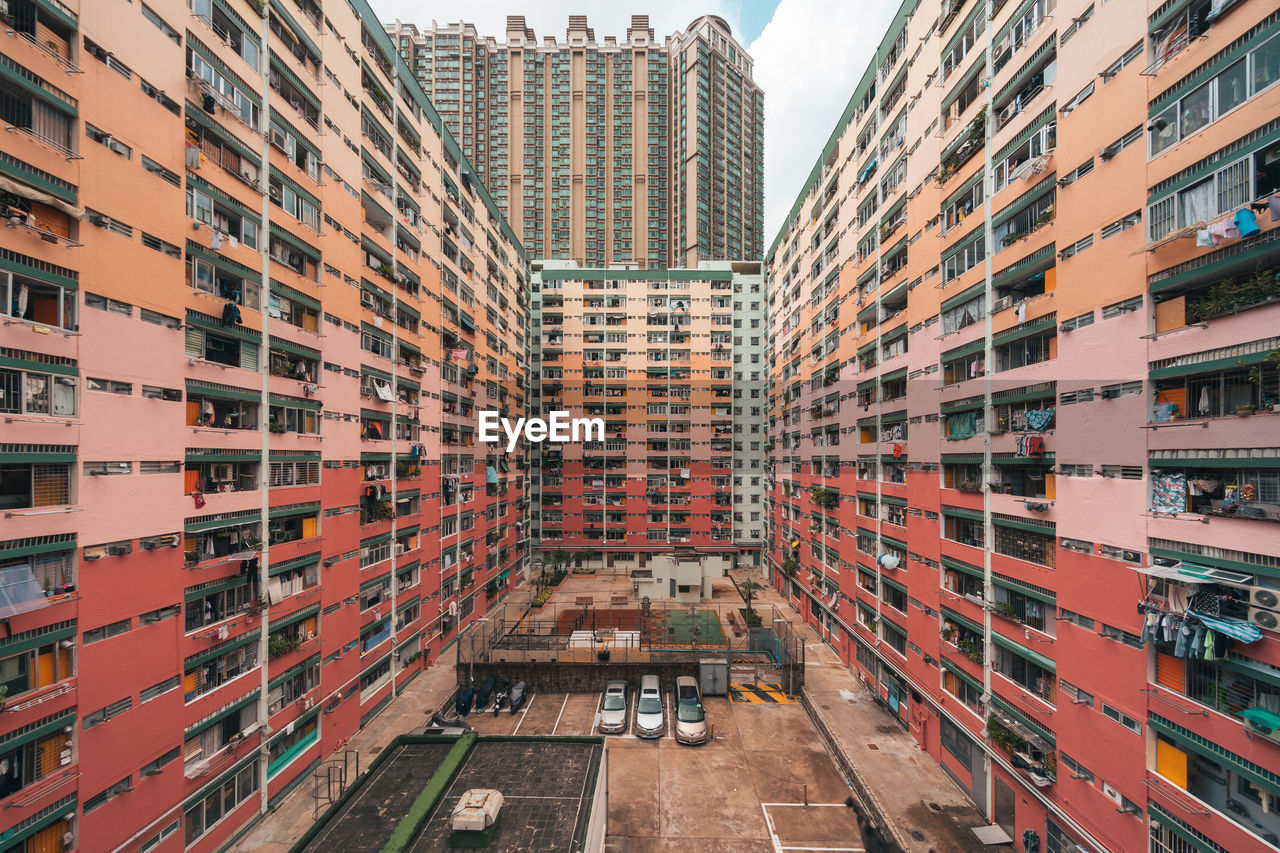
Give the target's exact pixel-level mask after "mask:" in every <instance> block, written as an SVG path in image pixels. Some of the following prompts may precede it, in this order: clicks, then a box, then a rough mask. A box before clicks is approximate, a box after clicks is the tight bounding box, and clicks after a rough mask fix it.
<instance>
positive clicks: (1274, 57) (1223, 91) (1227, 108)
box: [1147, 38, 1280, 157]
mask: <svg viewBox="0 0 1280 853" xmlns="http://www.w3.org/2000/svg"><path fill="white" fill-rule="evenodd" d="M1152 43H1153V44H1155V39H1153V40H1152ZM1251 70H1252V73H1250V71H1251ZM1278 71H1280V38H1272V39H1271V40H1270V41H1268V42H1265V43H1264V44H1262V45H1259V46H1258V47H1256V48H1254V49H1253V50H1252V51H1251V52H1250V53H1249V55H1248V56H1247V57H1242V58H1241V59H1240V60H1238V61H1237V62H1235V63H1233V64H1231V65H1230V66H1228V67H1227V68H1226V69H1224V70H1222V71H1220V72H1218V74H1217V75H1215V76H1214V77H1213V79H1211V80H1208V81H1207V82H1205V83H1203V84H1201V85H1200V86H1197V87H1196V88H1195V89H1192V90H1191V91H1190V92H1187V93H1185V94H1183V95H1182V96H1181V97H1179V98H1177V99H1176V100H1174V101H1173V102H1172V103H1171V104H1170V105H1169V106H1168V107H1167V108H1166V109H1164V110H1162V111H1161V112H1160V113H1159V114H1158V115H1157V116H1156V117H1155V118H1153V119H1152V120H1151V121H1150V122H1149V123H1148V124H1147V131H1148V136H1147V139H1148V146H1149V149H1150V154H1151V156H1152V157H1154V156H1156V155H1157V154H1159V153H1161V152H1162V151H1165V150H1166V149H1168V148H1169V147H1171V146H1172V145H1174V144H1176V143H1178V142H1181V141H1182V140H1184V139H1186V138H1187V137H1188V136H1191V135H1192V134H1194V133H1196V132H1197V131H1199V130H1201V129H1203V128H1205V127H1207V126H1208V125H1210V124H1212V123H1213V122H1215V121H1217V120H1218V119H1220V118H1222V117H1223V116H1224V115H1226V114H1227V113H1229V112H1231V111H1232V110H1234V109H1235V108H1236V107H1238V106H1240V105H1241V104H1243V103H1244V102H1245V101H1246V100H1248V99H1249V98H1252V97H1255V96H1257V95H1258V94H1259V93H1260V92H1262V91H1263V90H1264V89H1266V88H1269V87H1270V86H1271V84H1272V83H1274V82H1275V81H1276V79H1277V76H1278V75H1277V72H1278ZM1251 81H1252V82H1251Z"/></svg>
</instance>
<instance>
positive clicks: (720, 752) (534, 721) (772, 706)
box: [467, 685, 864, 853]
mask: <svg viewBox="0 0 1280 853" xmlns="http://www.w3.org/2000/svg"><path fill="white" fill-rule="evenodd" d="M635 686H636V685H632V686H631V687H632V690H633V691H634V689H635ZM601 688H602V689H603V685H601ZM600 700H601V694H600V693H567V694H566V693H546V694H543V693H537V692H531V693H530V694H529V696H528V699H527V701H526V703H525V706H524V707H523V708H522V709H521V710H520V711H519V712H518V713H516V714H511V713H510V712H509V711H508V710H506V709H503V710H502V711H501V712H500V713H499V714H498V715H497V716H496V717H495V716H493V714H492V711H490V712H488V713H476V712H473V713H472V714H471V715H470V716H469V717H468V718H467V721H468V722H469V723H470V724H471V725H472V726H473V727H474V728H475V729H476V731H478V732H480V733H481V734H513V733H514V734H520V735H589V734H598V732H597V731H596V728H595V725H596V717H597V713H598V709H599V707H600ZM703 704H704V707H705V710H706V718H707V723H708V725H709V726H710V727H711V735H712V737H711V740H710V742H709V743H706V744H703V745H701V746H695V747H689V746H682V745H680V744H678V743H676V741H675V738H674V736H673V732H672V727H673V725H674V723H673V721H672V716H671V714H672V710H673V709H672V697H671V695H670V693H666V694H664V705H665V711H664V715H665V717H666V723H667V734H666V736H664V737H662V738H659V739H655V740H648V739H641V738H637V737H636V736H635V735H633V734H631V725H632V724H633V723H634V717H635V713H634V711H635V696H634V693H633V695H632V696H631V697H630V702H629V705H630V707H629V713H628V727H627V732H626V733H625V734H621V735H608V736H607V746H608V763H609V795H608V800H609V838H608V842H607V843H606V848H605V849H606V850H609V851H613V852H614V853H623V851H626V853H632V851H635V853H648V852H649V851H667V850H700V851H702V850H705V851H734V853H738V852H739V851H741V852H742V853H746V851H786V850H807V851H822V850H828V851H860V850H863V849H864V847H863V842H862V840H861V834H860V832H859V829H858V822H857V815H856V813H855V812H854V810H853V809H851V808H848V807H847V806H845V804H844V803H845V798H846V797H847V796H848V793H849V792H848V789H847V787H846V785H845V783H844V782H843V781H842V780H841V778H840V775H839V773H838V772H837V770H836V767H835V765H834V764H833V763H832V761H831V759H830V758H829V756H828V755H827V753H826V751H825V749H824V748H823V744H822V741H821V739H820V738H819V735H818V733H817V732H816V731H815V730H814V728H813V725H812V724H811V723H810V721H809V718H808V716H806V714H805V711H804V709H803V708H802V707H801V706H800V705H798V704H784V703H742V702H730V701H729V699H728V698H727V697H723V696H711V697H705V699H704V703H703ZM675 792H678V795H676V793H675ZM806 802H807V803H808V805H806V804H805V803H806Z"/></svg>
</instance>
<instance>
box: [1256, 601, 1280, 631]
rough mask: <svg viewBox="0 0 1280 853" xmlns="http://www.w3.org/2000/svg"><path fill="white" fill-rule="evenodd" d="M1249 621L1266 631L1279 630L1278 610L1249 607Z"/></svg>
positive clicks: (1279, 618)
mask: <svg viewBox="0 0 1280 853" xmlns="http://www.w3.org/2000/svg"><path fill="white" fill-rule="evenodd" d="M1249 621H1250V622H1252V623H1253V624H1254V625H1257V626H1258V627H1259V628H1262V629H1264V630H1267V631H1280V611H1276V610H1268V609H1266V608H1265V607H1250V608H1249Z"/></svg>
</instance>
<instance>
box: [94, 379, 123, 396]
mask: <svg viewBox="0 0 1280 853" xmlns="http://www.w3.org/2000/svg"><path fill="white" fill-rule="evenodd" d="M85 387H86V388H87V389H89V390H90V391H102V392H105V393H107V394H123V395H124V396H126V397H128V396H129V395H131V394H132V393H133V383H131V382H116V381H114V380H111V379H94V378H92V377H90V378H88V379H86V380H85Z"/></svg>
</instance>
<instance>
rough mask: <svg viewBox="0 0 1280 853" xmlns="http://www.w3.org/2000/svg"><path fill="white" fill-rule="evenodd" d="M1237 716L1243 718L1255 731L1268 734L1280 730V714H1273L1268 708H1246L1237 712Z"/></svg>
mask: <svg viewBox="0 0 1280 853" xmlns="http://www.w3.org/2000/svg"><path fill="white" fill-rule="evenodd" d="M1236 716H1237V717H1243V718H1244V719H1246V720H1248V721H1249V725H1250V726H1252V727H1253V728H1254V729H1255V730H1257V731H1260V732H1264V733H1266V734H1270V733H1271V732H1274V731H1276V730H1277V729H1280V714H1273V713H1271V712H1270V711H1268V710H1267V709H1266V708H1246V709H1244V710H1243V711H1239V712H1237V713H1236Z"/></svg>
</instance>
